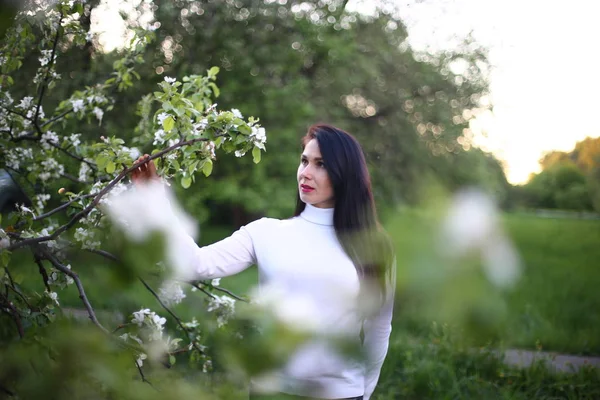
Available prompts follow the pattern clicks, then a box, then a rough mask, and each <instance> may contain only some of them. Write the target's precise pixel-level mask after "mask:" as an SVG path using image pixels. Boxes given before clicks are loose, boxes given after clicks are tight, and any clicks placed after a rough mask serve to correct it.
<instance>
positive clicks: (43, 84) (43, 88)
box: [33, 11, 63, 130]
mask: <svg viewBox="0 0 600 400" xmlns="http://www.w3.org/2000/svg"><path fill="white" fill-rule="evenodd" d="M62 19H63V13H62V11H61V12H60V17H59V19H58V25H57V27H56V36H55V37H54V44H53V46H52V54H51V55H50V60H49V61H48V68H47V69H46V76H44V79H43V80H42V82H41V86H40V97H39V99H38V103H37V107H36V109H35V116H34V117H33V121H34V122H35V125H36V128H38V130H41V129H40V127H39V126H38V125H37V120H38V117H39V115H40V108H41V107H42V99H43V98H44V93H45V92H46V86H48V76H49V75H50V70H51V69H52V66H53V65H54V60H55V59H56V57H55V56H56V48H57V47H58V39H59V37H60V29H61V22H62Z"/></svg>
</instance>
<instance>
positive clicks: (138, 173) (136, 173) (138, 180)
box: [131, 154, 159, 185]
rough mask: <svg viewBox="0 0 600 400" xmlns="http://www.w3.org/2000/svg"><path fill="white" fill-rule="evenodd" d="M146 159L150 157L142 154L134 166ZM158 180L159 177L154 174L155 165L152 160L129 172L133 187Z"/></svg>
mask: <svg viewBox="0 0 600 400" xmlns="http://www.w3.org/2000/svg"><path fill="white" fill-rule="evenodd" d="M148 158H150V156H149V155H148V154H144V155H143V156H140V157H139V158H138V159H137V160H135V162H134V164H137V163H139V162H141V161H144V160H148ZM158 179H159V177H158V174H157V173H156V165H155V164H154V160H150V161H148V162H146V163H145V164H142V165H140V166H139V167H138V168H136V169H135V170H133V171H132V172H131V181H132V182H133V183H134V185H141V184H145V183H149V182H151V181H153V180H158Z"/></svg>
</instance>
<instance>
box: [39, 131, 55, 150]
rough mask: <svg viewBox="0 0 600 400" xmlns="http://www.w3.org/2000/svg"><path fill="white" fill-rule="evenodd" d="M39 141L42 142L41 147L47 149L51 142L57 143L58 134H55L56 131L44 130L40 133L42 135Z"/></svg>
mask: <svg viewBox="0 0 600 400" xmlns="http://www.w3.org/2000/svg"><path fill="white" fill-rule="evenodd" d="M40 143H41V144H42V147H43V148H44V149H46V150H49V149H50V148H51V147H52V146H51V145H52V144H54V145H57V144H58V135H57V134H56V132H52V131H46V132H44V133H43V134H42V137H41V138H40Z"/></svg>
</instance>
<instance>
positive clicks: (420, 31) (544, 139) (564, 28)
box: [96, 0, 600, 184]
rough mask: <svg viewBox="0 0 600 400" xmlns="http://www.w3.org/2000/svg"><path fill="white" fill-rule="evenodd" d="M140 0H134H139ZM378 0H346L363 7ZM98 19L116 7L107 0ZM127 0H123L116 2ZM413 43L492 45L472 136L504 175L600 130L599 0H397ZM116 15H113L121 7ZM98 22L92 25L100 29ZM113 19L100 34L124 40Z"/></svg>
mask: <svg viewBox="0 0 600 400" xmlns="http://www.w3.org/2000/svg"><path fill="white" fill-rule="evenodd" d="M136 1H139V0H136ZM376 1H378V0H350V2H349V4H348V8H349V9H351V10H352V9H353V10H359V11H361V12H368V11H369V10H370V9H372V7H373V4H374V3H375V2H376ZM105 2H106V4H107V7H106V11H104V12H103V14H104V18H103V20H105V21H106V20H110V21H114V20H115V19H114V18H108V16H109V14H111V13H117V11H116V9H115V7H110V6H108V4H110V3H113V4H114V3H115V2H121V1H117V0H105ZM121 3H127V2H121ZM395 5H396V6H397V8H398V10H399V12H400V13H401V16H402V18H403V20H404V21H405V23H406V24H407V28H408V32H409V43H410V45H411V46H412V47H413V48H414V49H415V50H420V51H427V50H431V49H432V50H436V51H439V50H443V49H446V48H451V47H452V46H453V45H454V44H455V43H456V42H457V39H460V38H464V37H465V36H466V35H468V34H469V32H471V33H472V35H473V37H474V38H475V40H476V41H477V42H479V43H480V44H482V45H484V46H486V47H487V48H488V49H489V57H490V63H491V66H492V69H491V72H490V85H491V87H490V90H491V102H492V105H493V112H488V113H485V114H483V115H481V116H480V117H478V118H477V119H476V120H475V121H473V122H472V128H473V130H474V131H475V132H476V136H475V141H474V144H475V145H476V146H479V147H481V148H483V149H484V150H487V151H490V152H492V153H493V154H494V155H495V156H496V157H498V158H499V159H500V160H502V161H503V162H504V165H505V171H506V174H507V178H508V180H509V182H511V183H513V184H519V183H525V182H526V181H527V179H528V178H529V176H530V174H531V173H533V172H538V171H539V163H538V161H539V159H540V158H541V157H542V155H543V154H544V152H547V151H551V150H562V151H570V150H572V149H573V148H574V146H575V143H576V142H577V141H580V140H582V139H584V138H586V137H588V136H591V137H598V136H600V120H599V119H597V118H595V117H594V115H595V112H596V111H597V110H598V109H599V108H600V72H599V71H598V69H597V65H599V61H600V52H598V51H597V48H598V45H597V43H596V42H597V40H598V38H600V24H598V23H597V22H596V20H597V16H598V15H600V2H598V1H596V0H569V1H566V0H395ZM113 17H116V18H117V19H118V14H115V15H114V16H113ZM102 28H103V27H102V26H97V27H96V29H97V30H99V31H101V30H104V29H102ZM116 28H118V27H116V26H115V25H114V23H111V27H110V30H109V31H110V32H109V33H108V34H106V35H104V36H103V37H102V38H101V40H103V41H105V43H106V44H107V45H108V47H110V43H122V42H123V40H122V36H121V35H122V34H123V32H122V31H120V30H119V29H116Z"/></svg>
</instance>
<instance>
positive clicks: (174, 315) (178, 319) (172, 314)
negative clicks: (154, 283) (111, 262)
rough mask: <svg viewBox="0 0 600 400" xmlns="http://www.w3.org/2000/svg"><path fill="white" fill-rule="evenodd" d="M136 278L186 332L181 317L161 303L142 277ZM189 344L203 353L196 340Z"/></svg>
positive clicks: (186, 329)
mask: <svg viewBox="0 0 600 400" xmlns="http://www.w3.org/2000/svg"><path fill="white" fill-rule="evenodd" d="M138 279H139V280H140V282H142V284H143V285H144V286H145V287H146V289H148V291H149V292H150V293H152V295H153V296H154V297H155V298H156V300H157V301H158V303H159V304H160V305H161V307H162V308H164V309H165V311H166V312H168V313H169V314H170V315H171V316H172V317H173V318H174V319H175V321H177V324H178V325H179V327H180V328H181V329H183V331H184V332H187V331H188V330H189V329H188V328H186V327H185V325H183V322H182V321H181V319H180V318H179V317H178V316H177V315H176V314H175V313H174V312H173V311H171V309H170V308H169V307H167V305H166V304H165V303H163V301H162V300H161V299H160V296H159V295H158V294H156V292H155V291H154V290H153V289H152V288H151V287H150V285H148V284H147V283H146V281H144V280H143V279H142V278H138ZM191 344H192V346H194V348H195V349H196V350H197V351H198V353H200V354H204V351H203V350H202V349H200V347H198V343H197V342H196V340H192V341H191Z"/></svg>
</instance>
